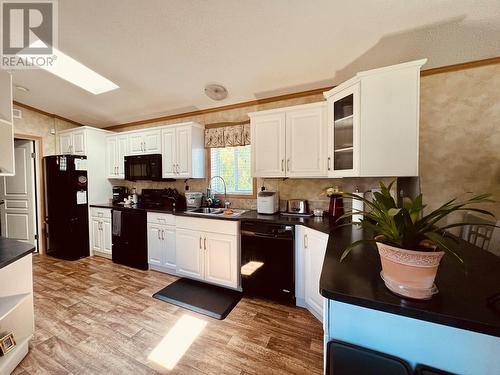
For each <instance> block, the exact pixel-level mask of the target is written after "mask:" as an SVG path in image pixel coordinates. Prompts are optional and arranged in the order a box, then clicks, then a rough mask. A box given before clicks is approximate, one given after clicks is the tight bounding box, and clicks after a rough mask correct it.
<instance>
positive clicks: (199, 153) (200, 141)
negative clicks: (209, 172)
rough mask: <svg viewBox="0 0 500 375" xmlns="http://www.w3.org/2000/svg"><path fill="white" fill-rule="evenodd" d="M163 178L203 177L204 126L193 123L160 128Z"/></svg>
mask: <svg viewBox="0 0 500 375" xmlns="http://www.w3.org/2000/svg"><path fill="white" fill-rule="evenodd" d="M161 134H162V169H163V173H162V175H163V178H204V177H205V149H204V128H203V127H202V126H201V125H198V124H195V123H185V124H181V125H176V126H166V127H164V128H163V129H162V133H161Z"/></svg>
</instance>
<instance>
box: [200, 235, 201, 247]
mask: <svg viewBox="0 0 500 375" xmlns="http://www.w3.org/2000/svg"><path fill="white" fill-rule="evenodd" d="M200 250H201V236H200Z"/></svg>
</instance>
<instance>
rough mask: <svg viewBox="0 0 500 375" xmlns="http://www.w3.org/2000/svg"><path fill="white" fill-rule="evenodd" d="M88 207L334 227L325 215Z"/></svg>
mask: <svg viewBox="0 0 500 375" xmlns="http://www.w3.org/2000/svg"><path fill="white" fill-rule="evenodd" d="M90 207H100V208H110V209H115V210H145V211H147V212H158V213H165V214H173V215H176V216H189V217H197V218H201V219H215V220H239V221H245V220H248V221H250V220H251V221H262V222H268V223H276V224H287V225H304V226H306V227H309V228H312V229H316V230H318V231H321V232H323V233H326V234H329V233H330V232H331V230H332V229H333V228H334V226H333V223H332V222H331V221H330V220H329V218H328V217H327V216H324V217H312V216H311V217H297V216H285V215H280V214H274V215H264V214H258V213H257V211H255V210H249V211H247V212H244V213H243V214H241V215H240V216H225V215H214V216H207V215H196V214H190V213H189V210H187V211H184V210H182V211H176V210H169V209H163V208H149V207H148V208H145V207H143V206H140V205H139V206H124V205H114V204H112V203H103V204H91V205H90Z"/></svg>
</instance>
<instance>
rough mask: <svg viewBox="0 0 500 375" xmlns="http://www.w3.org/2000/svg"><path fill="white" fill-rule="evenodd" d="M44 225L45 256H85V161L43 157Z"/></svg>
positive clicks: (86, 235)
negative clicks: (45, 234) (45, 236)
mask: <svg viewBox="0 0 500 375" xmlns="http://www.w3.org/2000/svg"><path fill="white" fill-rule="evenodd" d="M43 161H44V173H45V222H46V228H47V229H46V233H47V247H46V252H47V255H51V256H53V257H56V258H61V259H66V260H76V259H79V258H83V257H86V256H88V255H89V220H88V202H87V186H88V182H87V158H86V156H75V155H54V156H46V157H44V158H43Z"/></svg>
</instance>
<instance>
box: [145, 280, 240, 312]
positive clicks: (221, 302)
mask: <svg viewBox="0 0 500 375" xmlns="http://www.w3.org/2000/svg"><path fill="white" fill-rule="evenodd" d="M241 296H242V293H241V292H238V291H236V290H231V289H226V288H222V287H220V286H215V285H211V284H206V283H202V282H199V281H195V280H190V279H184V278H182V279H179V280H177V281H174V282H173V283H172V284H170V285H169V286H167V287H165V288H163V289H162V290H160V291H159V292H157V293H155V294H153V298H156V299H159V300H161V301H164V302H168V303H172V304H174V305H177V306H180V307H183V308H185V309H188V310H192V311H195V312H197V313H200V314H204V315H207V316H210V317H212V318H215V319H219V320H223V319H224V318H225V317H226V316H227V315H228V314H229V313H230V312H231V310H232V309H233V308H234V307H235V306H236V305H237V303H238V302H239V301H240V299H241Z"/></svg>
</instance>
